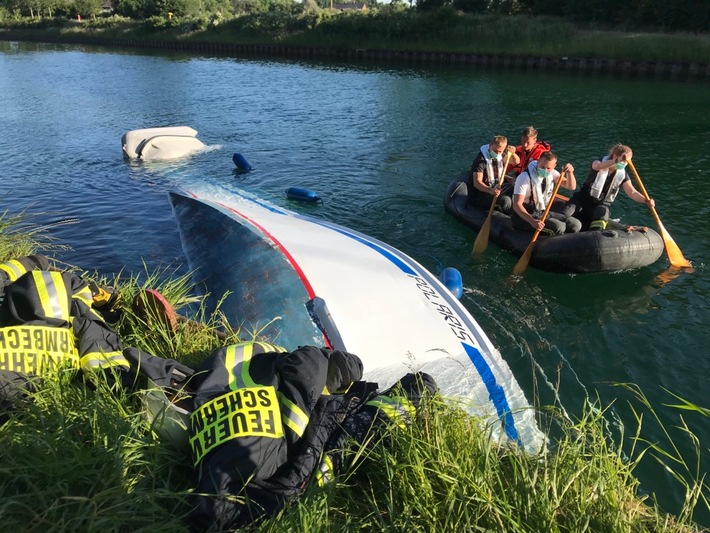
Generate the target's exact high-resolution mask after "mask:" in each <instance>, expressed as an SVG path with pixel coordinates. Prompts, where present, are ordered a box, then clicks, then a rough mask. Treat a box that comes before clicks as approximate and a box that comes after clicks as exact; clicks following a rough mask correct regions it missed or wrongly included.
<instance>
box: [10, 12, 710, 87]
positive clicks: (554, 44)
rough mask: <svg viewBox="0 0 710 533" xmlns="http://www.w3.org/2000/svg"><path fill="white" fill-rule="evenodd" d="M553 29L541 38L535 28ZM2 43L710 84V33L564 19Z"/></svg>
mask: <svg viewBox="0 0 710 533" xmlns="http://www.w3.org/2000/svg"><path fill="white" fill-rule="evenodd" d="M540 27H546V31H545V32H544V33H543V34H540V33H539V32H538V31H536V30H535V29H534V28H540ZM0 40H4V41H29V42H44V43H65V44H80V45H97V46H106V47H117V48H143V49H152V50H174V51H182V52H191V53H200V54H226V55H235V56H242V55H248V56H262V57H284V58H297V59H335V60H345V61H375V62H388V63H391V62H402V63H420V64H437V65H439V64H444V65H464V66H469V65H470V66H472V67H474V68H488V67H490V68H505V69H519V70H520V69H522V70H545V71H560V72H589V73H593V74H605V73H606V74H614V75H616V74H622V75H630V76H635V75H639V76H650V77H659V78H673V79H676V78H677V79H689V80H698V81H706V80H710V61H708V58H710V35H708V34H690V33H675V34H664V33H630V32H621V31H601V30H590V29H580V28H577V27H576V26H574V25H573V24H571V23H570V22H567V21H565V20H563V19H558V18H553V17H541V16H538V17H530V16H521V15H514V16H493V15H481V16H474V15H469V14H463V13H460V12H456V11H453V10H451V9H445V8H442V9H440V10H438V11H436V12H426V13H419V12H415V11H413V10H409V11H397V12H388V11H387V10H385V9H382V8H380V9H378V10H372V12H364V13H360V12H355V13H350V12H347V13H339V14H332V13H327V12H326V11H325V10H320V11H314V12H309V11H300V12H298V11H297V12H294V11H293V10H291V11H288V10H279V9H276V10H274V11H267V12H264V13H253V14H247V15H241V16H237V17H234V18H231V19H229V20H221V19H218V18H215V17H204V16H203V17H183V18H178V17H159V16H155V17H151V18H150V19H148V20H145V21H135V20H131V19H128V18H126V17H120V16H112V17H106V18H97V19H96V20H90V21H76V20H67V19H61V18H60V19H56V18H55V19H39V20H35V19H30V20H27V19H21V20H19V21H12V22H11V21H8V20H5V21H2V20H0Z"/></svg>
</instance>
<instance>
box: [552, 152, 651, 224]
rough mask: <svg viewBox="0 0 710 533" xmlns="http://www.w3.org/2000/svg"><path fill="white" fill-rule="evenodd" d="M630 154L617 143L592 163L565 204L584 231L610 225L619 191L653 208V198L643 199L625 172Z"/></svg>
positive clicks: (569, 213) (566, 212) (566, 209)
mask: <svg viewBox="0 0 710 533" xmlns="http://www.w3.org/2000/svg"><path fill="white" fill-rule="evenodd" d="M633 155H634V153H633V151H632V150H631V148H629V147H628V146H626V145H623V144H616V145H614V146H612V147H611V149H610V150H609V153H608V154H607V155H605V156H604V157H602V158H601V159H597V160H595V161H594V162H592V168H591V170H590V172H589V176H588V177H587V180H586V181H585V182H584V184H583V185H582V188H581V189H580V190H579V191H577V192H576V193H574V195H572V198H570V199H569V202H567V205H566V206H565V209H564V212H565V214H567V215H569V216H575V217H577V218H579V219H580V220H581V221H582V223H583V225H584V227H585V228H589V229H590V230H603V229H605V228H606V226H607V224H608V223H609V219H610V218H611V210H610V208H611V204H612V203H613V202H614V200H615V199H616V196H617V194H618V192H619V190H620V189H623V190H624V192H625V193H626V194H627V195H628V197H629V198H631V199H632V200H633V201H634V202H638V203H640V204H647V205H650V206H651V207H655V206H656V202H655V201H654V200H653V198H650V199H649V200H646V197H645V196H644V195H643V194H641V193H640V192H639V191H637V190H636V188H635V187H634V185H633V183H632V182H631V178H630V176H629V175H628V174H627V172H626V166H627V163H628V161H630V160H631V158H632V157H633ZM634 229H635V228H634V227H633V226H627V227H626V230H627V231H633V230H634Z"/></svg>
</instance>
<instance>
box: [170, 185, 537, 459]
mask: <svg viewBox="0 0 710 533" xmlns="http://www.w3.org/2000/svg"><path fill="white" fill-rule="evenodd" d="M170 201H171V204H172V206H173V211H174V213H175V216H176V219H177V222H178V226H179V230H180V234H181V239H182V244H183V249H184V251H185V254H186V256H187V258H188V263H189V266H190V268H191V269H192V270H194V271H195V272H196V276H197V279H198V280H201V281H203V282H204V285H205V287H206V288H207V290H209V293H210V297H209V298H208V304H211V305H216V304H217V302H218V301H219V300H220V299H221V297H222V296H223V294H224V292H225V291H231V294H229V295H228V296H227V298H226V299H224V301H223V302H222V304H221V307H220V310H221V311H222V312H224V313H225V314H226V315H227V317H228V319H229V320H230V323H231V324H232V325H242V326H243V327H244V328H245V329H246V330H247V331H249V330H252V331H258V332H259V337H260V338H263V339H266V340H269V341H270V342H274V343H276V344H279V345H281V346H284V347H286V348H287V349H294V348H295V347H297V346H299V345H305V344H315V345H320V346H326V345H329V346H332V347H334V348H338V349H344V350H347V351H349V352H352V353H355V354H357V355H358V356H359V357H360V358H361V359H362V360H363V364H364V368H365V377H366V379H369V380H373V381H377V382H378V383H379V384H380V386H381V387H387V386H389V385H390V384H392V383H394V382H395V381H396V380H397V379H399V378H400V377H401V376H402V375H404V374H405V373H407V372H411V371H416V370H420V371H423V372H428V373H429V374H431V375H432V376H433V377H434V378H435V379H436V380H437V383H438V385H439V388H440V390H441V392H442V394H444V395H445V396H447V397H450V398H456V399H459V400H460V401H461V402H462V406H463V407H465V408H466V409H467V410H468V411H469V412H471V413H472V414H474V415H475V416H478V417H480V418H481V420H482V421H483V423H484V425H485V426H486V428H487V429H488V430H490V431H491V433H492V434H493V435H494V436H495V437H496V438H498V439H505V438H507V439H510V440H513V441H515V442H518V443H519V444H520V445H521V446H522V447H523V448H524V449H526V450H528V451H538V450H539V449H540V448H541V446H542V443H543V441H544V438H543V437H542V434H541V433H540V431H539V429H538V428H537V425H536V422H535V416H534V412H533V410H532V408H531V407H530V405H529V403H528V402H527V400H526V399H525V396H524V394H523V392H522V390H521V389H520V387H519V385H518V383H517V381H516V380H515V378H514V376H513V375H512V373H511V371H510V368H509V367H508V365H507V364H506V362H505V361H504V360H503V358H502V356H501V355H500V353H499V352H498V351H497V350H496V349H495V347H494V346H493V345H492V344H491V342H490V340H489V339H488V337H487V336H486V335H485V333H484V332H483V330H482V329H481V328H480V326H479V325H478V324H477V323H476V321H475V320H474V319H473V317H472V316H471V315H470V314H469V313H468V311H467V310H466V309H465V308H464V307H463V305H462V304H461V303H460V302H459V301H458V300H457V299H456V298H455V297H454V296H453V295H452V294H451V293H450V292H449V291H448V290H447V289H446V287H444V285H442V284H441V282H440V281H439V280H438V279H437V278H436V277H435V276H434V275H432V274H431V273H430V272H429V271H427V270H426V269H425V268H424V267H422V266H421V265H420V264H419V263H417V262H416V261H415V260H413V259H412V258H411V257H409V256H407V255H405V254H403V253H402V252H400V251H399V250H397V249H395V248H393V247H391V246H389V245H387V244H385V243H383V242H381V241H378V240H376V239H373V238H371V237H368V236H367V235H364V234H362V233H359V232H357V231H353V230H351V229H348V228H345V227H343V226H339V225H337V224H333V223H330V222H327V221H324V220H318V219H314V218H310V217H306V216H302V215H299V214H296V213H293V212H291V211H288V210H286V209H283V208H280V207H277V206H274V205H271V204H269V203H267V202H264V201H262V200H259V199H257V198H254V197H251V196H249V195H247V194H244V193H242V192H239V191H226V190H224V189H223V188H221V187H216V188H214V187H210V186H207V185H206V186H205V188H204V189H203V190H197V189H193V190H190V191H186V192H185V193H184V194H183V193H170Z"/></svg>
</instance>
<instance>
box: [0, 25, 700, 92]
mask: <svg viewBox="0 0 710 533" xmlns="http://www.w3.org/2000/svg"><path fill="white" fill-rule="evenodd" d="M0 40H4V41H28V42H41V43H50V44H78V45H93V46H106V47H114V48H123V49H148V50H170V51H182V52H192V53H200V54H217V55H230V56H257V57H280V58H296V59H336V60H345V61H358V60H363V61H375V62H388V63H392V62H398V63H416V64H432V65H464V66H471V67H475V68H501V69H515V70H532V71H553V72H571V73H592V74H595V75H598V74H608V75H622V76H625V77H651V78H660V79H677V80H692V81H708V80H710V63H703V62H697V61H660V60H638V59H615V58H597V57H568V56H559V57H549V56H536V55H519V54H505V53H499V54H493V53H473V52H445V51H426V50H389V49H377V48H330V47H318V46H294V45H278V44H243V43H228V42H203V41H199V42H197V41H186V40H161V39H157V40H153V39H133V38H131V39H116V38H106V37H102V36H95V35H88V34H68V35H48V34H45V33H37V34H36V35H32V34H31V33H29V32H27V31H21V32H16V31H12V30H9V31H0Z"/></svg>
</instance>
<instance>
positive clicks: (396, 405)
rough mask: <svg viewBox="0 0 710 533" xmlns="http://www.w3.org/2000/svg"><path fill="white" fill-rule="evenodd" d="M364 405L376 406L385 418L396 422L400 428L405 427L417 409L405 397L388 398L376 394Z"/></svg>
mask: <svg viewBox="0 0 710 533" xmlns="http://www.w3.org/2000/svg"><path fill="white" fill-rule="evenodd" d="M365 405H370V406H372V407H377V408H378V409H379V410H381V411H382V412H383V413H385V415H387V418H389V419H390V420H392V421H394V422H396V423H397V425H398V426H399V427H401V428H404V427H406V422H407V421H408V420H409V419H410V418H411V417H413V416H414V415H415V414H416V412H417V410H416V408H415V407H414V404H412V402H410V401H409V400H408V399H406V398H399V397H398V398H390V397H389V396H384V395H381V396H376V397H375V398H373V399H372V400H370V401H369V402H367V403H365Z"/></svg>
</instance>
